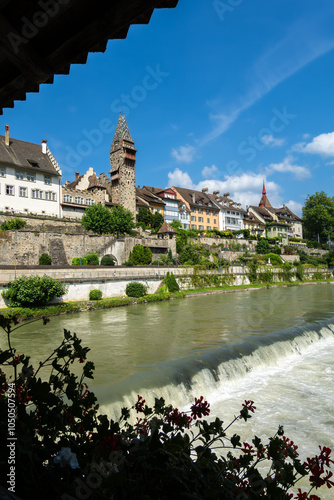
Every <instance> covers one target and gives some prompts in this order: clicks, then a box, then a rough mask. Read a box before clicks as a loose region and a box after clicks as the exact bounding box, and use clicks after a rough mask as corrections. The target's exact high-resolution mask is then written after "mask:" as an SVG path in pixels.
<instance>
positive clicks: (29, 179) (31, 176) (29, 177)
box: [27, 172, 35, 182]
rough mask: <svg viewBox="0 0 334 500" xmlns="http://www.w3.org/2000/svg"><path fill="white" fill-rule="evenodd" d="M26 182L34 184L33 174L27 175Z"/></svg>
mask: <svg viewBox="0 0 334 500" xmlns="http://www.w3.org/2000/svg"><path fill="white" fill-rule="evenodd" d="M27 181H30V182H35V174H30V173H29V172H28V173H27Z"/></svg>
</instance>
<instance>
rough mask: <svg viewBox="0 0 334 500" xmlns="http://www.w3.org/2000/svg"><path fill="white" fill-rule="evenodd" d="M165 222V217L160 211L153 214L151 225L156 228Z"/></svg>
mask: <svg viewBox="0 0 334 500" xmlns="http://www.w3.org/2000/svg"><path fill="white" fill-rule="evenodd" d="M163 223H164V218H163V216H162V215H161V214H159V212H155V213H154V214H153V215H152V222H151V227H152V228H154V229H160V228H161V226H162V224H163Z"/></svg>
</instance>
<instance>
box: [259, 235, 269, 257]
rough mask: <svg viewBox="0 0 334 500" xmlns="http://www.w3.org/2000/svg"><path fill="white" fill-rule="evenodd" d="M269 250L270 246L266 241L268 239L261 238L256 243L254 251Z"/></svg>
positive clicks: (266, 251) (267, 251)
mask: <svg viewBox="0 0 334 500" xmlns="http://www.w3.org/2000/svg"><path fill="white" fill-rule="evenodd" d="M270 251H271V247H270V245H269V243H268V240H266V239H265V238H261V239H260V240H259V242H258V244H257V245H256V252H257V253H261V254H262V253H269V252H270Z"/></svg>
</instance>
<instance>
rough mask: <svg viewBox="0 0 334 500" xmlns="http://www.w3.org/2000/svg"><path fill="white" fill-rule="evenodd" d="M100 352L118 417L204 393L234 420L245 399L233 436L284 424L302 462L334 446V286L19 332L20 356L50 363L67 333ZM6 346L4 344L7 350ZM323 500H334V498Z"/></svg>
mask: <svg viewBox="0 0 334 500" xmlns="http://www.w3.org/2000/svg"><path fill="white" fill-rule="evenodd" d="M64 328H67V329H68V330H70V331H75V332H76V333H77V335H78V336H79V337H80V338H82V339H83V344H84V345H87V346H89V347H90V348H91V352H90V353H89V356H88V358H89V359H90V360H92V361H94V362H95V365H96V370H95V376H94V380H93V381H91V382H90V384H89V385H90V388H91V389H93V390H94V392H95V393H96V394H97V396H98V400H99V402H100V404H101V410H102V412H104V413H107V414H108V415H109V416H112V417H115V416H117V415H118V414H119V411H120V408H121V407H122V406H124V405H127V406H131V405H132V404H133V403H134V402H135V401H136V399H137V394H141V395H143V396H144V398H145V399H146V400H147V401H149V402H152V401H153V398H154V396H158V397H160V396H163V397H164V398H165V399H166V402H167V403H171V404H173V405H174V406H179V407H182V408H183V407H188V405H189V403H190V402H191V401H193V399H194V397H195V396H196V397H199V396H201V395H203V396H204V397H205V399H207V400H208V401H209V403H210V405H211V415H212V416H215V415H219V416H220V417H221V418H223V419H224V421H225V422H229V420H230V419H231V418H232V417H233V415H235V414H238V412H239V410H240V408H241V404H242V403H243V402H244V400H245V399H247V400H249V399H251V400H254V401H255V406H256V408H257V409H256V412H255V414H254V417H253V418H252V419H251V420H250V421H249V422H248V423H247V425H246V424H242V423H240V424H238V425H237V428H236V429H234V430H233V433H234V432H240V433H242V439H249V438H250V437H251V436H253V435H254V434H256V435H258V436H261V437H263V438H266V437H269V436H271V435H273V434H274V433H275V431H276V430H277V427H278V425H280V424H281V425H284V429H285V434H286V435H287V436H288V437H289V438H290V439H292V440H293V441H295V443H296V444H298V445H299V451H300V452H301V456H302V458H306V456H310V455H311V454H313V453H316V452H317V451H318V445H326V446H329V447H332V448H334V416H333V402H334V356H333V353H334V286H333V285H327V284H326V285H309V286H298V287H287V288H276V289H270V290H267V289H258V290H253V291H237V292H235V293H229V294H219V295H210V296H200V297H192V298H187V299H184V300H174V301H170V302H164V303H153V304H147V305H138V306H130V307H124V308H118V309H111V310H103V311H102V310H101V311H92V312H89V313H84V314H80V315H77V314H76V315H71V316H59V317H56V318H52V319H51V322H50V323H49V324H47V325H46V326H41V324H40V323H39V322H37V323H33V324H31V325H25V326H24V327H23V328H21V329H19V330H17V331H16V332H15V333H13V345H14V346H15V347H17V349H18V352H25V353H26V354H30V355H31V356H32V359H33V360H39V359H42V358H44V357H46V356H47V355H48V354H49V353H50V351H51V349H52V348H54V347H55V346H56V345H57V343H59V342H60V341H61V338H62V332H63V329H64ZM3 345H4V344H2V343H1V347H3ZM321 498H323V499H328V500H329V499H330V498H333V496H332V492H331V490H327V491H325V490H324V491H323V492H321Z"/></svg>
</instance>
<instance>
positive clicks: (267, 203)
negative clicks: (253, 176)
mask: <svg viewBox="0 0 334 500" xmlns="http://www.w3.org/2000/svg"><path fill="white" fill-rule="evenodd" d="M259 207H265V208H268V207H269V208H271V203H270V201H269V200H268V198H267V193H266V188H265V185H264V180H263V189H262V196H261V200H260V203H259Z"/></svg>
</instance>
